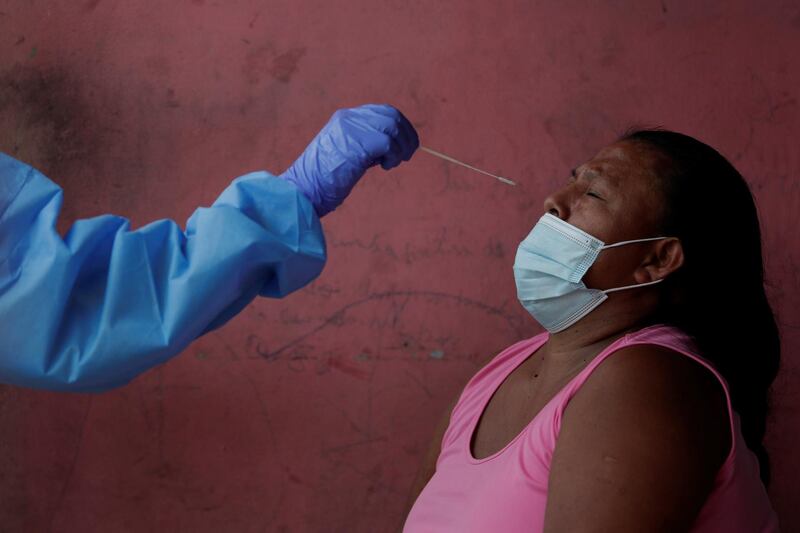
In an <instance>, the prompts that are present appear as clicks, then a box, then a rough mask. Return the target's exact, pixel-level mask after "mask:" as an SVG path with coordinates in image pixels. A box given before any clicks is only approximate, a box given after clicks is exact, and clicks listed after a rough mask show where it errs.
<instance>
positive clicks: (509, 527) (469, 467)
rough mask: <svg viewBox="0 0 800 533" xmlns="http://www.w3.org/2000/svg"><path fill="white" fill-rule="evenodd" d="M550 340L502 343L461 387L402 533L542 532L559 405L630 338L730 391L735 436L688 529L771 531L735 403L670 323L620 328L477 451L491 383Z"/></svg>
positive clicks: (774, 527)
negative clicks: (537, 405) (489, 448)
mask: <svg viewBox="0 0 800 533" xmlns="http://www.w3.org/2000/svg"><path fill="white" fill-rule="evenodd" d="M547 339H548V334H547V333H543V334H541V335H537V336H536V337H533V338H531V339H528V340H524V341H521V342H518V343H516V344H514V345H513V346H511V347H509V348H507V349H506V350H504V351H503V352H502V353H500V354H499V355H498V356H497V357H495V358H494V359H493V360H492V361H491V362H490V363H489V364H488V365H486V366H485V367H484V368H483V369H482V370H481V371H480V372H478V373H477V374H476V375H475V376H474V377H473V378H472V379H471V380H470V382H469V383H468V384H467V386H466V387H465V388H464V391H463V393H462V394H461V397H460V398H459V400H458V403H457V404H456V406H455V408H454V409H453V412H452V415H451V417H450V425H449V427H448V428H447V431H446V432H445V434H444V438H443V439H442V451H441V454H440V455H439V459H438V460H437V462H436V473H435V474H434V476H433V478H431V480H430V482H429V483H428V484H427V485H426V487H425V489H424V490H423V491H422V493H421V494H420V496H419V498H418V499H417V501H416V503H415V504H414V507H413V508H412V509H411V513H410V514H409V516H408V519H407V520H406V525H405V528H404V532H405V533H423V532H424V533H428V532H437V533H442V532H458V533H471V532H475V533H485V532H495V531H497V532H499V531H502V532H503V533H516V532H528V533H531V532H534V533H535V532H540V531H542V530H543V528H544V512H545V505H546V503H547V480H548V475H549V473H550V461H551V459H552V457H553V451H554V450H555V447H556V441H557V439H558V433H559V431H560V429H561V417H562V415H563V413H564V409H565V408H566V406H567V404H568V403H569V401H570V398H572V397H573V396H574V395H575V393H576V392H577V391H578V389H579V388H580V387H581V385H583V383H584V382H586V380H587V378H588V377H589V376H590V375H591V373H592V372H593V371H594V369H595V368H597V366H598V365H599V364H600V363H602V362H603V361H604V360H605V359H606V358H607V357H609V356H611V354H613V353H614V352H615V351H617V350H619V349H620V348H623V347H625V346H630V345H633V344H656V345H660V346H664V347H666V348H669V349H671V350H674V351H676V352H679V353H682V354H684V355H686V356H687V357H691V358H692V359H694V360H695V361H697V362H698V363H700V364H702V365H703V366H705V367H706V368H708V369H709V370H710V371H711V372H712V373H713V374H714V375H715V376H716V377H717V379H719V381H720V383H722V387H723V388H724V389H725V395H726V396H727V397H728V413H729V416H730V420H731V434H732V435H733V439H732V446H731V451H730V453H729V455H728V457H727V459H726V460H725V463H724V464H723V465H722V467H721V468H720V471H719V473H718V474H717V478H716V481H715V483H714V489H713V491H712V492H711V494H710V495H709V497H708V500H707V501H706V503H705V505H704V506H703V508H702V509H701V511H700V514H699V516H698V517H697V520H696V521H695V524H694V525H693V527H692V529H691V531H692V532H703V533H707V532H725V533H739V532H741V533H745V532H746V533H754V532H774V531H778V520H777V517H776V515H775V513H774V512H773V510H772V507H771V505H770V502H769V499H768V498H767V493H766V490H765V489H764V486H763V484H762V483H761V480H760V479H759V469H758V461H757V459H756V457H755V455H754V454H753V453H752V452H751V451H750V450H749V449H748V448H747V446H746V444H745V442H744V439H743V438H742V433H741V430H740V428H739V416H738V415H737V414H736V413H735V412H734V411H733V409H732V408H731V403H730V395H729V393H728V385H727V383H725V380H724V379H723V378H722V376H721V375H720V374H719V373H718V372H717V371H716V370H715V369H714V368H713V367H712V366H711V364H709V363H708V362H707V361H705V360H704V359H703V358H701V357H700V356H698V355H697V348H696V347H695V346H694V345H693V343H692V341H691V340H690V339H689V337H688V336H687V335H685V334H684V333H683V332H681V331H680V330H677V329H675V328H672V327H668V326H663V325H660V326H651V327H648V328H645V329H642V330H640V331H637V332H636V333H632V334H629V335H626V336H624V337H622V338H620V339H618V340H617V341H615V342H614V343H613V344H611V345H610V346H608V347H607V348H606V349H605V350H603V351H602V352H601V353H600V354H599V355H598V356H597V357H595V358H594V359H593V360H592V361H591V362H590V363H589V364H588V365H587V366H586V368H584V369H583V370H582V371H581V372H580V373H579V374H578V375H577V376H575V377H574V378H573V379H572V380H571V381H570V382H569V383H568V384H567V385H566V386H565V387H564V388H563V389H561V390H560V391H559V392H558V393H557V394H556V395H555V396H554V397H553V398H552V399H551V400H550V402H548V403H547V405H545V407H544V408H543V409H542V410H541V411H540V412H539V413H538V414H537V415H536V416H535V417H534V418H533V420H531V421H530V423H528V425H527V426H526V427H525V428H524V429H523V430H522V431H521V432H520V433H519V435H517V436H516V437H515V438H514V439H513V440H512V441H511V442H509V443H508V444H507V445H506V446H505V447H504V448H503V449H502V450H500V451H498V452H497V453H495V454H493V455H490V456H489V457H486V458H483V459H474V458H473V457H472V453H471V451H470V440H471V439H472V434H473V433H474V431H475V427H476V425H477V423H478V419H479V418H480V415H481V414H482V413H483V411H484V409H485V408H486V405H487V404H488V403H489V400H490V399H491V397H492V395H493V394H494V392H495V390H497V388H498V387H499V386H500V384H501V383H502V382H503V380H505V378H506V376H508V375H509V374H510V373H511V372H512V371H513V370H514V369H515V368H516V367H517V366H518V365H519V364H521V363H522V362H523V361H524V360H525V359H527V358H528V357H529V356H530V355H531V354H532V353H533V352H534V351H535V350H537V349H538V348H539V347H540V346H542V345H543V344H544V343H545V342H546V341H547Z"/></svg>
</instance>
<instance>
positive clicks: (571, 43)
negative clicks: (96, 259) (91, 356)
mask: <svg viewBox="0 0 800 533" xmlns="http://www.w3.org/2000/svg"><path fill="white" fill-rule="evenodd" d="M597 4H598V3H597V2H578V1H574V0H566V1H560V2H539V3H538V5H533V3H530V2H513V1H506V0H503V1H496V2H482V1H478V0H469V1H466V0H461V1H442V2H421V1H397V0H384V1H383V2H375V1H367V0H360V1H350V2H330V1H323V0H314V1H312V0H303V1H299V0H293V1H291V2H266V1H262V2H256V1H252V0H238V1H230V2H221V1H211V0H193V1H191V2H189V1H179V2H178V1H176V2H155V1H152V0H150V1H138V2H122V1H109V0H82V1H80V2H76V1H60V2H52V1H51V2H41V1H38V2H37V1H30V2H11V3H9V2H6V3H3V4H0V50H2V52H0V132H2V133H0V138H2V142H3V144H2V148H3V149H5V150H6V151H10V150H12V149H11V148H9V147H10V146H13V145H15V144H16V145H17V146H19V153H20V154H21V157H25V158H27V159H28V160H31V161H36V162H38V164H39V165H40V166H41V167H42V168H43V169H44V170H46V171H47V172H48V173H49V174H50V175H51V176H52V177H53V178H54V179H56V180H57V181H59V182H60V183H61V184H62V185H63V187H64V189H65V191H66V192H65V194H66V202H67V207H66V209H65V214H66V216H67V218H70V219H72V218H74V217H78V216H81V217H83V216H90V215H95V214H99V213H103V212H107V211H112V212H115V213H118V214H121V215H126V216H128V217H131V218H132V219H133V220H134V222H135V223H136V224H137V225H141V224H143V223H145V222H148V221H150V220H152V219H155V218H161V217H170V218H176V219H178V220H185V219H186V217H187V216H188V215H189V214H190V213H191V212H192V211H193V209H194V208H195V207H196V206H198V205H202V204H206V205H207V204H208V203H210V202H211V201H212V200H213V199H214V197H215V196H216V194H217V193H218V192H219V191H221V190H222V189H223V188H224V187H225V185H226V184H227V183H228V181H229V179H231V178H232V177H234V176H236V175H238V174H241V173H244V172H246V171H250V170H254V169H260V168H266V169H270V170H273V171H276V172H277V171H281V170H283V169H284V168H285V167H286V166H287V165H288V164H289V163H290V162H291V161H292V160H293V158H294V157H295V156H296V155H297V154H298V153H299V152H300V151H301V150H302V149H303V148H304V146H305V144H306V142H307V141H308V140H309V139H310V138H311V137H312V136H313V135H314V134H315V133H316V131H317V130H318V129H319V128H320V127H321V126H322V125H323V124H324V122H325V121H326V120H327V118H328V117H329V115H330V114H331V113H332V112H333V111H334V110H335V109H336V108H338V107H341V106H349V105H355V104H359V103H364V102H371V101H374V102H390V103H393V104H395V105H397V106H398V107H399V108H401V109H402V110H403V111H404V112H405V113H406V114H407V115H408V116H409V117H410V118H411V119H412V120H413V121H414V122H415V124H416V125H417V126H418V128H419V132H420V135H421V138H422V139H423V142H425V143H427V144H428V145H430V146H431V147H433V148H437V149H440V150H442V151H446V152H448V153H452V154H453V155H456V156H460V157H462V158H464V159H467V160H469V161H471V162H474V163H475V164H477V165H480V166H484V167H486V168H489V169H492V170H494V171H496V172H498V173H501V174H503V175H508V176H510V177H513V178H515V179H517V180H519V181H520V182H521V183H522V186H521V187H520V188H518V189H511V188H507V187H505V186H503V185H499V184H497V183H495V182H493V181H492V180H490V179H488V178H483V177H480V176H478V175H476V174H472V173H468V172H464V171H461V170H460V169H458V168H454V167H452V166H448V165H447V164H445V163H442V162H440V161H438V160H435V159H433V158H431V157H430V156H427V155H426V154H423V153H420V154H418V155H417V156H416V157H415V159H414V160H413V161H412V162H411V163H410V164H406V165H404V166H402V167H401V168H399V169H397V170H395V171H392V172H391V173H389V174H384V173H383V172H381V171H374V172H372V173H370V174H369V175H368V178H367V179H365V180H364V182H363V183H362V184H361V185H360V186H359V187H358V188H357V190H356V191H355V193H354V194H353V195H352V197H351V199H350V200H349V202H348V203H347V204H346V205H345V206H344V207H343V208H342V209H341V210H340V211H338V212H336V213H335V214H333V215H331V216H330V217H328V218H326V219H325V224H324V225H325V229H326V232H327V237H328V242H329V246H330V262H329V264H328V266H327V268H326V270H325V272H324V273H323V275H322V277H321V278H319V280H318V281H317V282H315V283H314V284H313V285H312V286H310V287H309V288H307V289H305V290H303V291H302V292H300V293H298V294H295V295H293V296H292V297H290V298H288V299H286V300H282V301H269V300H260V301H258V302H255V303H254V304H253V305H251V306H250V307H249V308H248V309H247V310H246V311H244V312H243V313H242V314H241V315H240V316H239V317H237V318H236V319H235V320H233V321H232V322H231V323H230V324H228V325H227V326H226V327H225V328H223V329H222V330H220V331H218V332H215V333H213V334H211V335H209V336H207V337H205V338H203V339H201V340H199V341H197V342H196V343H194V344H193V345H192V346H191V347H190V348H189V349H188V350H186V353H184V354H183V355H182V356H180V357H178V358H177V359H175V360H174V361H172V362H170V363H169V364H167V365H164V366H163V367H161V368H158V369H156V370H154V371H151V372H149V373H148V374H146V375H144V376H142V377H141V378H139V379H137V380H136V381H135V382H133V383H132V384H130V385H129V386H127V387H125V388H122V389H120V390H117V391H114V392H111V393H108V394H103V395H94V396H90V395H66V394H54V393H43V392H33V391H28V390H22V389H15V388H11V387H5V388H3V389H2V390H1V391H0V401H2V404H0V428H1V429H0V430H1V431H2V435H0V530H2V531H14V532H15V531H32V532H40V531H48V530H52V531H59V532H62V531H69V532H95V531H96V532H107V531H115V532H117V531H187V532H189V531H191V532H202V531H208V532H217V531H237V532H239V531H348V532H360V531H363V532H373V531H389V530H391V529H392V528H393V527H396V526H398V525H399V524H400V523H401V521H402V515H401V513H402V509H403V506H404V500H405V496H406V493H407V490H408V487H409V484H410V482H411V479H412V476H413V475H414V472H415V469H416V467H417V464H418V462H419V460H420V456H421V454H422V453H423V451H424V449H425V447H426V446H427V443H428V439H429V435H430V432H431V430H432V428H433V425H434V423H435V420H436V419H437V418H438V417H439V416H440V413H441V411H442V409H443V408H444V406H445V405H446V404H447V403H448V402H449V401H450V400H451V399H452V398H453V396H454V395H455V394H456V393H457V392H458V391H459V390H460V387H461V386H462V385H463V384H464V383H465V381H466V379H467V378H468V377H469V376H470V375H472V374H473V373H474V372H475V370H476V369H477V368H478V366H479V365H480V364H481V362H483V361H484V360H486V359H487V358H488V357H490V356H492V355H493V354H494V353H496V352H497V351H498V350H499V349H501V348H503V347H505V346H506V345H508V344H509V343H511V342H512V341H515V340H517V339H520V338H522V337H524V336H529V335H531V334H533V333H535V332H537V328H536V326H535V324H534V323H533V322H532V321H531V320H529V319H528V318H527V315H526V314H525V313H524V311H523V310H522V309H521V307H519V305H518V304H517V302H516V299H515V292H514V285H513V277H512V272H511V265H512V263H513V254H514V251H515V249H516V245H517V243H518V242H519V240H520V239H521V238H522V237H523V236H524V235H525V234H526V233H527V231H528V230H529V229H530V227H531V226H532V224H533V223H534V222H535V220H536V218H537V217H538V215H539V214H540V210H541V202H542V200H543V199H544V196H545V193H546V192H547V191H549V190H550V189H551V188H553V187H554V186H556V185H557V184H559V183H561V182H562V180H564V179H565V177H566V175H567V172H568V170H569V168H571V166H573V165H575V164H576V163H580V162H581V161H582V160H584V159H585V158H588V157H590V156H591V155H592V154H593V152H594V151H595V150H597V149H598V148H600V147H601V146H602V145H603V144H605V143H607V142H609V141H611V140H612V139H613V138H614V136H615V134H617V133H619V132H620V131H621V130H623V129H624V128H625V127H626V126H628V125H629V124H631V123H633V122H637V123H645V124H663V125H664V126H667V127H669V128H672V129H677V130H680V131H684V132H687V133H690V134H693V135H696V136H698V137H699V138H701V139H703V140H705V141H707V142H709V143H711V144H712V145H713V146H715V147H717V148H719V149H720V150H721V151H722V152H723V153H725V154H726V155H728V156H729V157H730V158H731V160H732V161H733V162H734V163H735V164H736V165H737V166H738V168H739V169H740V170H742V171H743V172H744V173H745V174H746V175H747V177H748V178H749V180H750V182H751V184H752V186H753V190H754V192H755V195H756V197H757V200H758V203H759V206H760V209H761V215H762V222H763V231H764V238H765V243H766V255H767V266H768V273H769V278H770V283H771V285H770V286H771V291H770V294H771V296H772V301H773V303H774V305H775V308H776V310H777V311H778V313H779V316H780V322H781V327H782V332H783V341H784V348H785V352H784V363H783V370H782V373H781V375H780V377H779V380H778V383H777V386H776V391H775V395H774V404H775V409H774V418H773V421H772V424H771V426H770V431H769V438H768V444H769V447H770V449H771V451H772V455H773V459H774V465H775V481H774V484H773V487H772V490H771V494H772V498H773V501H774V504H775V506H776V507H777V509H778V511H779V513H780V515H781V517H782V520H783V525H784V529H785V530H786V531H800V508H798V506H797V503H798V501H800V484H798V481H797V480H798V479H800V454H798V453H797V452H796V450H797V449H798V447H799V446H800V392H798V391H799V390H800V389H798V387H797V386H796V376H797V374H798V372H800V355H798V350H799V349H800V311H798V309H800V298H799V297H798V295H799V294H800V293H799V292H798V288H799V287H798V285H799V284H800V275H799V274H798V268H797V265H798V264H800V237H799V235H800V234H799V233H798V231H797V227H798V225H800V218H799V217H800V187H799V186H798V183H800V181H798V179H797V177H796V175H797V173H798V172H800V153H799V151H798V148H797V147H798V141H797V139H798V137H799V136H800V122H799V121H798V119H799V118H800V112H799V110H798V87H800V60H799V59H798V57H800V55H799V54H798V50H800V8H799V7H798V4H797V2H789V1H782V2H778V1H776V2H757V1H755V0H753V1H736V2H732V1H724V2H723V1H720V2H713V3H712V2H690V1H682V2H677V1H673V0H663V1H661V2H640V1H637V0H629V1H622V0H618V1H614V2H607V3H606V4H607V7H603V8H600V7H597ZM701 4H702V6H701ZM334 6H335V7H334ZM731 216H735V213H732V214H731ZM735 260H736V250H731V255H730V257H724V258H720V268H724V265H725V262H727V261H735ZM709 283H713V280H709ZM731 290H736V288H735V287H731ZM742 312H747V310H746V309H743V310H742ZM754 356H757V354H754Z"/></svg>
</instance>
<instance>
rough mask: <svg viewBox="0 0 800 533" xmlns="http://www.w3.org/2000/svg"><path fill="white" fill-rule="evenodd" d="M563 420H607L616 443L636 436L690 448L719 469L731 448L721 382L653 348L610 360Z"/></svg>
mask: <svg viewBox="0 0 800 533" xmlns="http://www.w3.org/2000/svg"><path fill="white" fill-rule="evenodd" d="M564 419H565V423H569V421H570V420H572V421H575V422H577V423H579V424H581V423H582V421H585V420H587V419H589V420H594V421H598V420H601V419H606V420H608V423H609V424H610V425H609V426H607V427H606V428H605V429H606V430H613V432H614V435H615V436H616V438H617V439H626V438H630V437H631V435H633V434H635V435H636V437H637V438H644V439H648V440H651V441H653V442H654V443H666V442H669V443H671V445H672V446H675V447H677V448H676V449H679V448H681V447H684V448H689V447H694V448H695V452H696V453H701V454H702V455H703V456H704V459H706V460H712V462H714V463H717V462H719V464H718V465H717V467H718V466H720V465H721V463H722V461H724V459H725V457H726V455H727V452H728V451H729V449H730V442H731V435H730V430H729V428H730V422H729V415H728V407H727V399H726V395H725V390H724V389H723V386H722V384H721V383H720V381H719V380H718V379H717V377H716V376H715V375H714V374H713V373H712V372H711V371H710V370H709V369H708V368H706V367H705V366H703V365H702V364H701V363H699V362H697V361H695V360H694V359H692V358H690V357H688V356H686V355H684V354H682V353H679V352H676V351H674V350H671V349H669V348H665V347H662V346H658V345H653V344H636V345H632V346H626V347H623V348H621V349H619V350H617V351H616V352H614V353H613V354H611V355H610V356H608V357H607V358H606V359H605V360H604V361H603V362H602V363H601V364H600V365H598V367H597V368H596V369H595V370H594V372H592V374H591V375H590V376H589V378H588V379H587V380H586V382H585V383H584V384H583V386H582V387H581V388H580V389H579V390H578V391H577V393H576V394H575V396H574V398H573V399H572V401H571V402H570V404H569V406H568V408H567V413H565V417H564ZM593 427H594V429H595V430H599V431H603V430H604V429H603V426H598V425H594V426H593ZM585 431H591V429H590V428H587V429H586V430H585ZM701 436H702V438H701V440H702V441H703V442H702V446H701V447H700V448H699V449H698V448H696V447H695V443H696V441H697V439H698V438H700V437H701ZM659 447H660V446H659Z"/></svg>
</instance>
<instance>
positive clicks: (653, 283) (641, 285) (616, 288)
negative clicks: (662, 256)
mask: <svg viewBox="0 0 800 533" xmlns="http://www.w3.org/2000/svg"><path fill="white" fill-rule="evenodd" d="M662 281H664V279H663V278H662V279H657V280H655V281H648V282H647V283H636V284H635V285H625V286H624V287H614V288H613V289H605V290H604V291H603V292H604V293H606V294H608V293H609V292H617V291H624V290H625V289H635V288H636V287H647V286H648V285H655V284H656V283H661V282H662Z"/></svg>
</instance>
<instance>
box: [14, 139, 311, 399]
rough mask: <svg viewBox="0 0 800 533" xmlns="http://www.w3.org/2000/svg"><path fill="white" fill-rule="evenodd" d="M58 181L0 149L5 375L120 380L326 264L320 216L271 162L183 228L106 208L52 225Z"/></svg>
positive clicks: (34, 379) (94, 385)
mask: <svg viewBox="0 0 800 533" xmlns="http://www.w3.org/2000/svg"><path fill="white" fill-rule="evenodd" d="M61 200H62V192H61V189H60V188H59V187H58V185H56V184H55V183H53V182H52V181H50V180H49V179H47V178H46V177H45V176H43V175H42V174H41V173H39V172H38V171H36V170H35V169H33V168H31V167H30V166H28V165H26V164H24V163H21V162H19V161H16V160H14V159H12V158H11V157H9V156H7V155H4V154H2V153H0V382H3V383H11V384H14V385H25V386H29V387H37V388H45V389H54V390H79V391H97V390H103V389H107V388H110V387H114V386H118V385H122V384H124V383H126V382H128V381H129V380H130V379H132V378H133V377H135V376H136V375H138V374H140V373H141V372H144V371H145V370H147V369H149V368H151V367H153V366H155V365H157V364H159V363H162V362H164V361H166V360H167V359H169V358H170V357H172V356H174V355H177V354H178V353H180V352H181V350H183V349H184V348H186V346H187V345H188V344H189V343H190V342H192V341H193V340H194V339H195V338H197V337H198V336H200V335H202V334H203V333H205V332H208V331H210V330H212V329H214V328H216V327H219V326H221V325H222V324H224V323H225V322H226V321H227V320H229V319H230V318H231V317H233V316H234V315H235V314H236V313H238V312H239V311H240V310H241V309H242V308H243V307H244V306H245V305H247V303H248V302H250V301H251V300H252V299H253V298H254V297H255V296H257V295H261V296H271V297H281V296H283V295H285V294H288V293H290V292H292V291H294V290H297V289H299V288H300V287H302V286H304V285H305V284H306V283H308V282H309V281H311V280H313V279H314V278H315V277H316V276H317V275H318V274H319V273H320V271H321V270H322V267H323V265H324V264H325V241H324V239H323V235H322V228H321V226H320V223H319V218H318V217H317V215H316V214H315V213H314V209H313V207H312V205H311V203H310V202H309V201H308V199H307V198H306V197H305V195H303V194H302V193H301V192H300V191H299V190H297V188H296V187H295V186H293V185H292V184H290V183H287V182H285V181H283V180H280V179H278V178H276V177H275V176H271V175H270V174H267V173H266V172H254V173H252V174H248V175H246V176H242V177H240V178H238V179H236V180H235V181H234V182H233V183H232V184H231V185H230V186H229V187H228V188H227V189H225V191H224V192H223V193H222V194H221V195H220V197H219V198H217V200H216V201H215V202H214V204H213V205H212V206H211V207H207V208H200V209H198V210H197V211H195V212H194V214H193V215H192V216H191V218H190V219H189V221H188V222H187V224H186V231H185V232H184V231H182V230H181V228H179V227H178V225H177V224H175V222H172V221H171V220H161V221H158V222H153V223H152V224H148V225H147V226H144V227H142V228H140V229H137V230H135V231H131V229H130V224H129V222H128V221H127V220H126V219H124V218H122V217H117V216H113V215H103V216H100V217H96V218H91V219H86V220H79V221H77V222H75V224H74V226H73V227H72V229H70V231H69V233H68V234H67V235H66V236H65V237H64V238H63V239H62V238H61V236H60V235H59V234H58V232H57V231H56V230H55V223H56V220H57V218H58V214H59V211H60V209H61Z"/></svg>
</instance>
